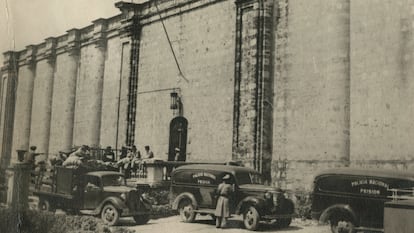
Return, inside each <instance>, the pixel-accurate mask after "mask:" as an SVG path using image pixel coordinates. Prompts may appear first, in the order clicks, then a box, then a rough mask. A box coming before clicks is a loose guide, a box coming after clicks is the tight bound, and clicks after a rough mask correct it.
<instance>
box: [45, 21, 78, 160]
mask: <svg viewBox="0 0 414 233" xmlns="http://www.w3.org/2000/svg"><path fill="white" fill-rule="evenodd" d="M67 35H68V39H67V41H66V43H65V44H64V45H62V47H63V48H61V49H63V50H64V51H65V53H62V54H60V55H58V56H57V65H56V72H55V78H54V82H53V103H52V115H51V127H50V139H49V154H57V153H58V152H59V151H61V150H69V149H70V148H71V147H72V145H73V127H74V113H75V97H76V80H77V75H78V68H79V54H80V30H79V29H71V30H69V31H67Z"/></svg>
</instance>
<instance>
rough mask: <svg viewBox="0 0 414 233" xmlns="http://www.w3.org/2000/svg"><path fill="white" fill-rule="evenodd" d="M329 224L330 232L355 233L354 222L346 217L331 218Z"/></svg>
mask: <svg viewBox="0 0 414 233" xmlns="http://www.w3.org/2000/svg"><path fill="white" fill-rule="evenodd" d="M330 225H331V231H332V233H355V224H354V223H353V222H352V221H350V220H348V219H346V218H341V219H339V220H333V221H331V222H330Z"/></svg>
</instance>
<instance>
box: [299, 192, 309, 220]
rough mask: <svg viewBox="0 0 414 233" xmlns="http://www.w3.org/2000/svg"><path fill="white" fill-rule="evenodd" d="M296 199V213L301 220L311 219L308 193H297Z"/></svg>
mask: <svg viewBox="0 0 414 233" xmlns="http://www.w3.org/2000/svg"><path fill="white" fill-rule="evenodd" d="M295 197H296V211H297V213H298V215H299V217H300V218H301V219H311V218H312V216H311V207H312V199H311V195H310V192H298V193H296V195H295Z"/></svg>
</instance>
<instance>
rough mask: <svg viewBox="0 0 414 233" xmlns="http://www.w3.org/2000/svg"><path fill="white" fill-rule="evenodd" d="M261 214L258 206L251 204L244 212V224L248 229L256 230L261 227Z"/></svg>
mask: <svg viewBox="0 0 414 233" xmlns="http://www.w3.org/2000/svg"><path fill="white" fill-rule="evenodd" d="M259 223H260V215H259V212H257V210H256V208H254V207H253V206H250V207H249V208H247V209H246V211H245V212H244V213H243V224H244V227H245V228H246V229H247V230H251V231H255V230H257V228H258V227H259Z"/></svg>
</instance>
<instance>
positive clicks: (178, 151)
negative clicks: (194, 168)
mask: <svg viewBox="0 0 414 233" xmlns="http://www.w3.org/2000/svg"><path fill="white" fill-rule="evenodd" d="M174 151H175V157H174V161H180V158H181V156H180V148H175V149H174Z"/></svg>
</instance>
